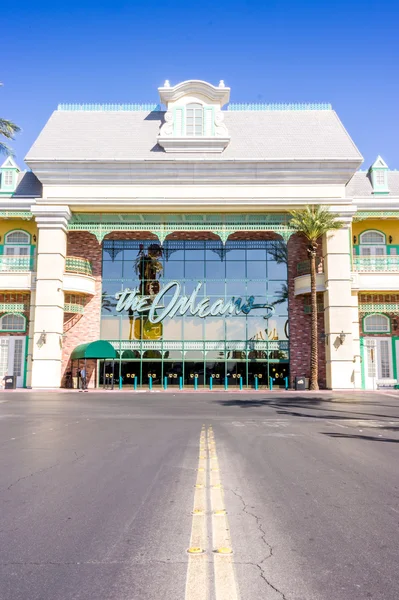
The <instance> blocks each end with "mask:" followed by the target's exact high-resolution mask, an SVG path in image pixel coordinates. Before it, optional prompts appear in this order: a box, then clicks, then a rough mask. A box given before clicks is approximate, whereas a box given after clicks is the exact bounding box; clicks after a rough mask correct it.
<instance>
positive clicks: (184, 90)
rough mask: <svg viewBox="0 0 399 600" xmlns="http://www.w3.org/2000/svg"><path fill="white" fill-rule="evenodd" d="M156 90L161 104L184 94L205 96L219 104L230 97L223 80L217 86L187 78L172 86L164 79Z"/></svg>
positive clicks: (173, 100)
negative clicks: (162, 83) (163, 82)
mask: <svg viewBox="0 0 399 600" xmlns="http://www.w3.org/2000/svg"><path fill="white" fill-rule="evenodd" d="M158 92H159V97H160V100H161V102H162V104H166V106H168V105H169V103H170V102H176V101H177V100H180V99H181V98H183V97H184V96H194V97H195V96H198V95H199V96H202V97H204V96H205V98H208V99H209V100H210V101H211V102H213V103H215V102H217V103H218V104H219V105H220V106H223V105H224V104H226V103H227V102H228V101H229V99H230V88H229V87H226V86H225V85H224V82H223V81H221V82H220V83H219V86H217V87H216V86H215V85H212V84H211V83H208V82H207V81H202V80H199V79H189V80H187V81H182V82H181V83H178V84H177V85H174V86H171V85H170V83H169V81H166V82H165V85H163V86H162V87H159V88H158Z"/></svg>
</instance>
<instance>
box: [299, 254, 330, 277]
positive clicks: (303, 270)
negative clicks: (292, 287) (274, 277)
mask: <svg viewBox="0 0 399 600" xmlns="http://www.w3.org/2000/svg"><path fill="white" fill-rule="evenodd" d="M296 272H297V275H298V276H300V275H310V260H302V261H301V262H299V263H298V264H297V266H296ZM323 272H324V269H323V259H322V258H320V257H319V256H318V257H317V258H316V273H323Z"/></svg>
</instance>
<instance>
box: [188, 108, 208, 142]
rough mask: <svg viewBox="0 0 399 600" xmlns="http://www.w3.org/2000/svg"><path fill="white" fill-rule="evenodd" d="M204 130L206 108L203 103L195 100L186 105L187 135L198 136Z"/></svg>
mask: <svg viewBox="0 0 399 600" xmlns="http://www.w3.org/2000/svg"><path fill="white" fill-rule="evenodd" d="M203 132H204V109H203V106H202V104H199V103H197V102H193V103H191V104H187V106H186V135H191V136H198V135H203Z"/></svg>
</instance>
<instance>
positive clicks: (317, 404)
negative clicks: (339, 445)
mask: <svg viewBox="0 0 399 600" xmlns="http://www.w3.org/2000/svg"><path fill="white" fill-rule="evenodd" d="M217 403H218V404H220V405H221V406H225V407H239V408H262V407H269V408H274V409H276V412H277V414H280V415H287V416H292V417H301V418H310V419H326V418H328V419H331V420H333V419H336V420H345V419H362V420H369V421H370V420H374V419H376V418H379V419H399V411H398V413H397V414H396V415H389V414H381V413H369V412H365V410H367V409H368V408H370V406H378V407H381V408H383V407H387V408H391V409H392V408H393V407H392V405H388V404H380V403H379V402H375V401H371V402H370V401H349V402H348V401H339V400H335V399H329V398H323V397H318V396H316V397H312V398H306V397H305V398H304V397H302V396H291V395H290V396H287V397H285V398H273V397H269V398H264V399H259V398H254V399H248V400H243V399H240V398H233V399H229V400H218V401H217ZM339 405H341V406H342V405H346V406H347V405H351V407H352V408H353V410H344V409H343V408H340V406H339ZM332 406H334V407H335V408H332ZM295 408H298V409H302V410H304V409H305V410H318V411H323V412H324V413H328V414H315V413H312V414H307V413H303V412H299V411H295V410H292V409H295Z"/></svg>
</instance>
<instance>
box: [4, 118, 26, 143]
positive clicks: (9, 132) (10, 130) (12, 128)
mask: <svg viewBox="0 0 399 600" xmlns="http://www.w3.org/2000/svg"><path fill="white" fill-rule="evenodd" d="M19 131H21V128H20V127H18V125H16V124H15V123H13V122H12V121H7V119H0V135H3V136H4V137H5V138H7V139H8V140H12V139H14V135H15V134H16V133H18V132H19Z"/></svg>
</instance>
